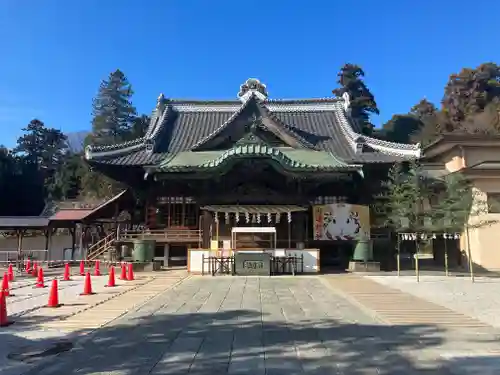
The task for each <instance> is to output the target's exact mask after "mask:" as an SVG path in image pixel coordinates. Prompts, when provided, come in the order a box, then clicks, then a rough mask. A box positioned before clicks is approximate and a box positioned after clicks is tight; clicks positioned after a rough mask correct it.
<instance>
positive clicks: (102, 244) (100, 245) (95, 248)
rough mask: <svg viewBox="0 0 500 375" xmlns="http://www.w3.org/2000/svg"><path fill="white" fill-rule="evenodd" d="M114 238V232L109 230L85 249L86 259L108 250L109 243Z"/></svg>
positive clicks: (93, 257) (94, 257)
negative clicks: (104, 235)
mask: <svg viewBox="0 0 500 375" xmlns="http://www.w3.org/2000/svg"><path fill="white" fill-rule="evenodd" d="M115 239H116V232H114V231H113V232H111V233H110V234H108V235H107V236H106V237H104V238H102V239H100V240H99V241H97V242H96V243H95V244H93V245H92V246H90V247H89V248H88V249H87V260H94V259H96V258H97V257H99V256H100V255H101V254H103V253H104V252H106V250H108V248H109V245H110V243H112V242H113V241H114V240H115Z"/></svg>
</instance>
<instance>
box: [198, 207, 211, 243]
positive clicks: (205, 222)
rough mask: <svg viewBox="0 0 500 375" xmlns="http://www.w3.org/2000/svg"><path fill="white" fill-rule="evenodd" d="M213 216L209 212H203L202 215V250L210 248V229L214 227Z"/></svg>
mask: <svg viewBox="0 0 500 375" xmlns="http://www.w3.org/2000/svg"><path fill="white" fill-rule="evenodd" d="M212 221H213V218H212V215H211V214H210V212H208V211H207V210H203V212H202V215H201V230H202V241H201V242H202V244H201V246H202V248H204V249H209V248H210V239H211V238H210V227H211V225H212Z"/></svg>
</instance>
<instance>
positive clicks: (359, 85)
mask: <svg viewBox="0 0 500 375" xmlns="http://www.w3.org/2000/svg"><path fill="white" fill-rule="evenodd" d="M364 76H365V72H364V71H363V69H361V67H359V66H358V65H355V64H345V65H344V66H343V67H342V68H341V69H340V72H339V73H338V74H337V77H338V80H337V83H338V85H339V86H340V87H339V88H336V89H334V90H333V91H332V92H333V94H334V95H336V96H339V97H340V96H342V95H343V94H344V93H346V92H347V93H348V94H349V98H350V106H351V116H352V117H353V119H354V120H356V121H357V122H358V123H359V125H360V126H361V128H362V130H363V133H364V134H367V135H369V134H371V133H372V131H373V124H372V123H371V122H370V115H371V114H377V115H378V114H379V110H378V107H377V103H376V102H375V98H374V96H373V94H372V93H371V92H370V90H369V89H368V87H367V86H366V84H365V83H364V81H363V78H364Z"/></svg>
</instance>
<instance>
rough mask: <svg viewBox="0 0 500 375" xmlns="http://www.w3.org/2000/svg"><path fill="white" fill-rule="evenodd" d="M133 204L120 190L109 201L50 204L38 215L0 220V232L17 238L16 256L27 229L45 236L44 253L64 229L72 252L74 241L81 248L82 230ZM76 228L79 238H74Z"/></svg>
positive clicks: (126, 194) (114, 218) (129, 193)
mask: <svg viewBox="0 0 500 375" xmlns="http://www.w3.org/2000/svg"><path fill="white" fill-rule="evenodd" d="M133 203H135V198H134V197H133V195H132V194H131V192H130V191H128V190H124V191H122V192H121V193H119V194H117V195H115V196H114V197H113V198H111V199H108V200H104V201H102V200H101V201H99V202H94V203H89V202H87V203H85V202H81V201H78V202H77V201H64V202H51V203H49V204H47V205H46V207H45V208H44V210H43V212H42V213H41V214H40V216H9V217H6V216H4V217H0V231H2V230H3V231H13V232H15V234H16V237H17V242H18V246H17V253H18V255H20V254H21V251H22V249H23V237H24V236H25V234H26V232H27V231H29V230H39V231H42V232H43V233H44V235H45V245H44V246H43V249H42V248H40V249H39V250H43V251H48V250H49V249H50V243H51V238H52V235H53V234H54V233H55V231H56V230H57V229H61V228H66V229H68V230H69V232H70V234H71V237H72V250H73V251H74V250H75V247H76V242H77V241H78V240H79V241H80V244H79V247H80V248H82V241H83V237H84V234H85V233H84V232H85V229H86V228H87V227H89V226H91V225H95V223H96V222H98V221H99V220H103V219H107V220H114V223H115V226H116V225H117V221H116V218H117V216H118V214H119V213H120V212H121V211H122V210H125V209H130V208H131V207H133ZM77 227H79V229H80V231H79V233H80V235H77V232H78V230H77ZM11 258H12V257H11Z"/></svg>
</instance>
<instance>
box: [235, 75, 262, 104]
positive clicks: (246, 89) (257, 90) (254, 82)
mask: <svg viewBox="0 0 500 375" xmlns="http://www.w3.org/2000/svg"><path fill="white" fill-rule="evenodd" d="M252 93H253V94H254V95H255V96H257V97H258V98H259V99H261V100H266V99H267V97H268V96H269V94H268V93H267V87H266V85H264V84H263V83H262V82H260V81H259V80H258V79H257V78H248V79H247V80H246V81H245V83H243V84H242V85H240V91H239V92H238V97H239V98H240V100H245V99H243V98H244V97H245V96H248V95H250V94H252Z"/></svg>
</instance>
